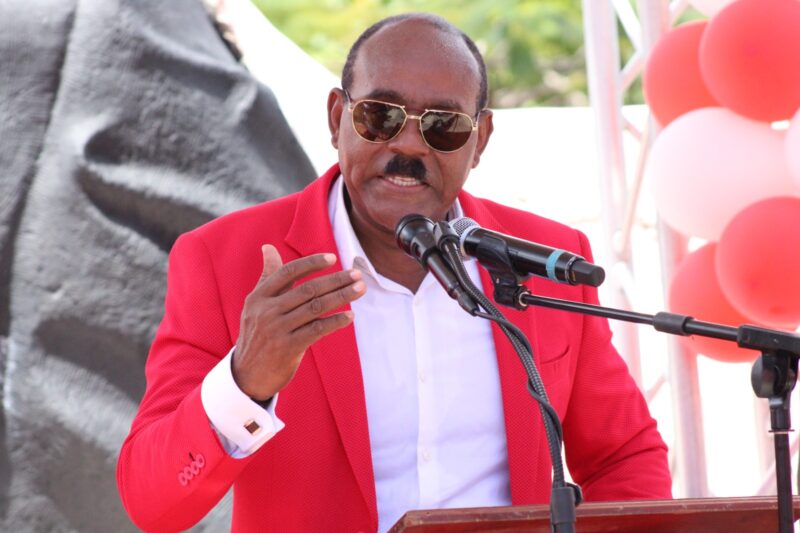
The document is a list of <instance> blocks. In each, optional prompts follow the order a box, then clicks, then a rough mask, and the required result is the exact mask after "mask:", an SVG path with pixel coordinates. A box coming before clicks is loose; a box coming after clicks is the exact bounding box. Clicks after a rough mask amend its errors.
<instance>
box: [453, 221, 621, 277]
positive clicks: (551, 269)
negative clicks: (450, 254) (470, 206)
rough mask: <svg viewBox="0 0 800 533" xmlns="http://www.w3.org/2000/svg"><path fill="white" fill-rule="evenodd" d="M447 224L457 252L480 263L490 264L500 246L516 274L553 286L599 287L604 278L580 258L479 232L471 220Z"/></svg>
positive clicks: (502, 236) (477, 226) (568, 253)
mask: <svg viewBox="0 0 800 533" xmlns="http://www.w3.org/2000/svg"><path fill="white" fill-rule="evenodd" d="M450 225H451V226H452V228H453V229H454V230H455V232H456V233H457V234H458V235H459V244H460V246H461V252H462V253H463V254H464V255H470V256H472V257H476V258H477V259H478V260H479V261H481V262H483V261H482V260H488V261H491V260H492V257H491V255H494V253H493V252H494V251H495V250H496V249H497V245H500V246H501V248H502V249H504V250H505V253H506V254H507V255H508V259H509V261H510V263H511V266H512V267H513V268H514V270H516V271H517V273H518V274H523V275H528V274H533V275H534V276H540V277H543V278H547V279H549V280H551V281H555V282H557V283H568V284H570V285H591V286H592V287H598V286H600V284H601V283H603V280H604V279H605V277H606V273H605V271H604V270H603V269H602V268H601V267H599V266H597V265H593V264H592V263H589V262H588V261H586V260H585V259H584V258H583V257H581V256H580V255H577V254H573V253H570V252H567V251H564V250H559V249H557V248H550V247H549V246H544V245H542V244H537V243H535V242H531V241H525V240H522V239H517V238H516V237H511V236H509V235H504V234H502V233H499V232H496V231H491V230H488V229H483V228H482V227H480V226H479V225H478V223H477V222H475V221H474V220H472V219H471V218H468V217H459V218H457V219H455V220H453V221H451V222H450ZM490 244H494V245H495V246H494V247H493V248H492V250H489V249H488V246H489V245H490ZM487 254H488V255H487Z"/></svg>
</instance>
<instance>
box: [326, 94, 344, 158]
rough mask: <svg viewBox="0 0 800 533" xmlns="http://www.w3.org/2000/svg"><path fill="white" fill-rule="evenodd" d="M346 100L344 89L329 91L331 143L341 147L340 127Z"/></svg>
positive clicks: (335, 146)
mask: <svg viewBox="0 0 800 533" xmlns="http://www.w3.org/2000/svg"><path fill="white" fill-rule="evenodd" d="M345 105H347V104H346V102H345V96H344V91H343V90H341V89H337V88H333V89H331V92H329V93H328V129H330V130H331V144H332V145H333V147H334V148H336V149H337V150H338V149H339V127H340V126H341V124H342V113H343V112H344V106H345Z"/></svg>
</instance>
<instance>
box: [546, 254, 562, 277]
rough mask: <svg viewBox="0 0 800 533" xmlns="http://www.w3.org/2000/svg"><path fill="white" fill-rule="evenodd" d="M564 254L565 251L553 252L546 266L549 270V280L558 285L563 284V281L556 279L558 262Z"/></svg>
mask: <svg viewBox="0 0 800 533" xmlns="http://www.w3.org/2000/svg"><path fill="white" fill-rule="evenodd" d="M563 253H564V250H553V252H552V253H551V254H550V256H549V257H548V258H547V263H545V265H544V267H545V270H547V277H548V279H551V280H553V281H556V282H558V283H562V280H560V279H558V278H556V261H558V258H559V257H561V254H563Z"/></svg>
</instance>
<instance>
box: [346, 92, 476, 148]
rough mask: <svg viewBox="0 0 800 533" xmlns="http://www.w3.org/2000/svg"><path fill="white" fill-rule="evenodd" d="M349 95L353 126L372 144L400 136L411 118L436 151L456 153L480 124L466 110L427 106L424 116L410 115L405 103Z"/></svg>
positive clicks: (428, 143)
mask: <svg viewBox="0 0 800 533" xmlns="http://www.w3.org/2000/svg"><path fill="white" fill-rule="evenodd" d="M345 96H346V97H347V101H348V104H347V107H348V109H350V112H351V113H352V116H353V129H355V130H356V133H357V134H358V136H359V137H361V138H362V139H364V140H365V141H367V142H371V143H385V142H388V141H391V140H392V139H394V138H395V137H397V136H398V135H399V134H400V132H401V131H403V127H404V126H405V125H406V122H407V121H408V119H414V120H418V121H419V131H420V133H421V134H422V139H423V140H424V141H425V144H427V145H428V146H429V147H430V148H432V149H433V150H436V151H437V152H455V151H456V150H459V149H461V148H463V146H464V145H465V144H467V141H468V140H469V137H470V135H472V132H473V131H475V130H477V129H478V123H477V122H476V121H474V120H472V117H470V116H469V115H467V114H465V113H459V112H457V111H444V110H441V109H426V110H425V111H424V112H423V113H422V114H421V115H411V114H409V113H408V112H407V111H406V109H405V106H402V105H398V104H390V103H389V102H381V101H378V100H358V101H356V102H353V101H352V100H351V99H350V95H349V94H347V93H345Z"/></svg>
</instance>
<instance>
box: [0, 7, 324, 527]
mask: <svg viewBox="0 0 800 533" xmlns="http://www.w3.org/2000/svg"><path fill="white" fill-rule="evenodd" d="M263 53H265V54H268V53H270V50H264V51H263ZM287 75H290V74H289V73H287ZM313 178H314V170H313V169H312V167H311V164H310V163H309V161H308V158H307V157H306V155H305V154H304V153H303V151H302V149H301V148H300V146H299V145H298V143H297V141H296V139H295V138H294V136H293V135H292V133H291V132H290V130H289V128H288V126H287V123H286V121H285V119H284V118H283V115H282V114H281V112H280V110H279V108H278V105H277V103H276V101H275V99H274V98H273V96H272V94H271V92H270V91H269V90H268V89H267V88H266V87H264V86H262V85H260V84H259V83H258V82H257V81H256V80H255V79H254V78H253V77H252V76H251V75H250V74H249V73H248V72H247V70H246V69H245V68H244V67H243V66H242V65H241V64H239V63H238V62H237V60H236V58H235V56H234V54H232V53H231V47H230V46H226V43H225V42H223V39H222V38H221V37H220V35H219V32H218V31H217V29H216V27H215V25H214V23H213V21H212V20H211V18H210V17H209V16H208V14H207V12H206V10H205V9H204V7H203V6H202V5H201V4H200V3H199V1H198V0H169V1H164V0H35V1H33V2H31V1H30V0H3V1H2V2H0V364H2V381H1V382H0V386H2V398H3V403H2V410H1V411H0V516H1V517H2V521H0V530H3V531H76V530H77V531H104V532H108V531H114V532H120V531H134V530H135V528H134V526H133V525H132V524H131V523H130V522H129V520H128V519H127V517H126V515H125V513H124V510H123V509H122V505H121V503H120V500H119V496H118V494H117V490H116V484H115V465H116V456H117V452H118V450H119V447H120V444H121V443H122V440H123V439H124V437H125V435H126V434H127V431H128V428H129V425H130V421H131V419H132V418H133V414H134V412H135V410H136V407H137V405H138V402H139V400H140V398H141V395H142V393H143V391H144V386H145V379H144V372H143V368H144V361H145V358H146V355H147V350H148V347H149V344H150V342H151V340H152V338H153V335H154V333H155V329H156V327H157V325H158V321H159V319H160V317H161V315H162V310H163V298H164V288H165V287H164V283H165V279H166V262H167V261H166V259H167V253H168V252H169V250H170V247H171V246H172V243H173V242H174V240H175V238H176V237H177V236H178V235H179V234H180V233H182V232H185V231H187V230H190V229H192V228H194V227H196V226H198V225H200V224H203V223H204V222H206V221H208V220H210V219H212V218H215V217H217V216H219V215H222V214H223V213H226V212H228V211H231V210H234V209H239V208H241V207H244V206H247V205H250V204H254V203H257V202H261V201H265V200H268V199H271V198H275V197H279V196H283V195H285V194H288V193H290V192H294V191H296V190H298V189H300V188H302V187H303V186H304V185H305V184H307V183H308V182H309V181H310V180H312V179H313ZM226 504H227V505H229V499H227V500H223V503H222V504H221V505H220V506H218V509H217V510H215V511H214V512H212V513H211V514H210V515H209V517H208V518H207V519H206V520H204V521H203V522H202V523H201V524H200V525H199V526H197V529H198V530H208V531H222V530H226V529H228V527H229V509H228V507H226Z"/></svg>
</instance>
